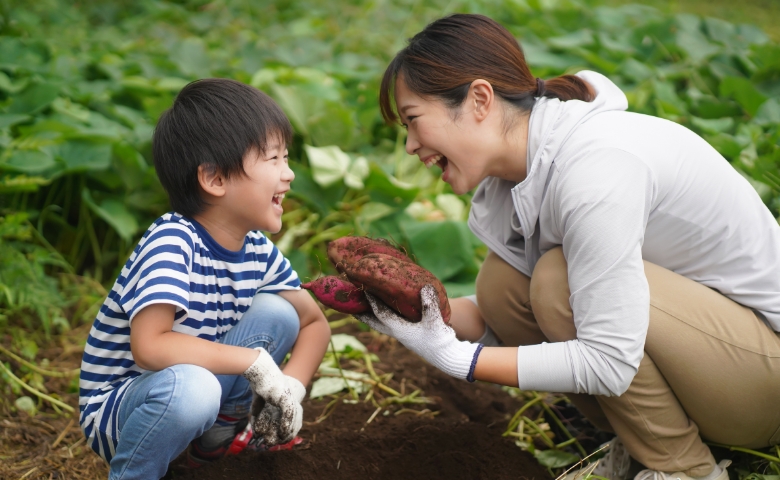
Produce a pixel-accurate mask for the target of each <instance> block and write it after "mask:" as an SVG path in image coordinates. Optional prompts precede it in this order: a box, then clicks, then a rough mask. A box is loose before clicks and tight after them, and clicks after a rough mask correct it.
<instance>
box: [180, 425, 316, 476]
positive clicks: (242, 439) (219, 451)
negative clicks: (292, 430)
mask: <svg viewBox="0 0 780 480" xmlns="http://www.w3.org/2000/svg"><path fill="white" fill-rule="evenodd" d="M242 424H243V425H242ZM237 427H238V428H240V430H239V432H238V433H237V434H236V436H235V437H233V440H232V441H231V442H230V443H228V444H225V445H223V446H221V447H217V448H215V449H213V450H206V449H204V448H203V447H202V446H201V445H200V442H198V439H195V440H193V441H192V443H191V444H190V448H189V449H188V450H187V466H188V467H190V468H200V467H202V466H204V465H208V464H209V463H212V462H214V461H216V460H219V459H220V458H222V457H225V456H228V455H238V454H239V453H241V452H243V451H244V450H249V451H260V452H262V451H268V452H279V451H283V450H292V449H293V448H294V447H295V446H296V445H300V444H302V443H303V438H301V437H297V436H296V437H295V438H293V439H292V440H290V441H289V442H287V443H283V444H280V445H274V446H273V447H267V446H266V445H264V444H263V440H262V439H261V438H255V436H254V432H253V431H252V425H251V423H249V422H248V421H247V422H246V423H245V424H244V422H243V421H242V422H241V423H239V425H238V426H237Z"/></svg>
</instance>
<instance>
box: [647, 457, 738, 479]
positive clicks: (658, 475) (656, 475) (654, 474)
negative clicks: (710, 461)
mask: <svg viewBox="0 0 780 480" xmlns="http://www.w3.org/2000/svg"><path fill="white" fill-rule="evenodd" d="M729 465H731V460H721V461H720V463H719V464H718V466H719V467H720V468H721V472H720V474H719V475H718V476H717V477H715V478H714V479H712V480H729V472H728V470H726V467H728V466H729ZM634 480H695V479H694V477H689V476H688V475H686V474H684V473H682V472H674V473H667V472H659V471H657V470H642V471H641V472H639V473H637V474H636V477H634Z"/></svg>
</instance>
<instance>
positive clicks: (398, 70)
mask: <svg viewBox="0 0 780 480" xmlns="http://www.w3.org/2000/svg"><path fill="white" fill-rule="evenodd" d="M399 76H401V77H402V78H403V81H404V83H405V84H406V86H407V87H408V88H409V90H411V91H412V92H414V93H416V94H417V95H420V96H422V97H435V98H439V99H441V100H443V101H444V103H445V104H446V105H447V106H448V107H450V108H457V107H459V106H460V105H461V104H462V103H463V100H464V99H465V98H466V94H467V93H468V91H469V87H470V86H471V82H473V81H474V80H476V79H479V78H481V79H484V80H487V81H488V82H490V84H491V85H492V86H493V91H494V92H495V93H496V94H497V95H498V96H500V97H501V98H503V99H504V100H506V101H507V102H509V103H510V104H512V105H514V106H515V107H517V108H519V109H520V110H521V111H524V112H527V111H530V110H531V109H532V108H533V105H534V101H535V97H540V96H544V97H548V98H558V99H560V100H583V101H586V102H590V101H592V100H593V98H594V96H593V93H592V92H591V91H590V90H589V88H588V85H587V84H586V83H585V82H584V81H583V80H582V79H580V78H579V77H576V76H574V75H563V76H560V77H557V78H553V79H551V80H547V81H544V80H541V79H537V78H535V77H534V76H533V75H532V74H531V71H530V70H529V68H528V65H527V64H526V63H525V55H524V54H523V49H522V48H521V47H520V44H519V43H518V42H517V40H516V39H515V38H514V37H513V36H512V34H511V33H509V31H508V30H507V29H506V28H504V27H502V26H501V25H500V24H499V23H498V22H496V21H494V20H492V19H490V18H488V17H485V16H484V15H471V14H454V15H450V16H447V17H444V18H441V19H439V20H436V21H435V22H433V23H431V24H429V25H428V26H427V27H425V29H424V30H423V31H422V32H420V33H418V34H417V35H415V36H414V37H412V38H411V39H410V40H409V45H408V46H407V47H406V48H404V49H403V50H401V51H400V52H398V54H397V55H396V56H395V58H394V59H393V61H392V62H390V65H388V67H387V69H386V70H385V74H384V76H383V77H382V85H381V87H380V90H379V106H380V108H381V110H382V117H384V119H385V121H386V122H388V123H392V122H394V121H397V120H398V115H397V114H396V112H395V109H394V108H393V105H392V103H393V101H392V94H393V87H394V84H395V80H396V79H397V78H398V77H399Z"/></svg>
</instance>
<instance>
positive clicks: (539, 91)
mask: <svg viewBox="0 0 780 480" xmlns="http://www.w3.org/2000/svg"><path fill="white" fill-rule="evenodd" d="M545 93H547V88H545V86H544V80H542V79H541V78H537V79H536V96H537V97H543V96H544V94H545Z"/></svg>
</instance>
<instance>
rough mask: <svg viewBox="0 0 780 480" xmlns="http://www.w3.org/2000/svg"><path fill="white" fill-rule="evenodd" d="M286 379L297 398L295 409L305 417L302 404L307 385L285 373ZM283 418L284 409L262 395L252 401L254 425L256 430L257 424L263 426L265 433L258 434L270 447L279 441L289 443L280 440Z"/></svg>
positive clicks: (301, 416) (295, 398)
mask: <svg viewBox="0 0 780 480" xmlns="http://www.w3.org/2000/svg"><path fill="white" fill-rule="evenodd" d="M284 380H285V383H286V384H287V388H289V389H290V393H292V396H293V399H294V400H295V403H296V406H295V409H296V411H297V412H299V415H298V416H299V417H300V418H303V407H302V406H301V402H303V398H304V397H305V396H306V387H304V386H303V384H302V383H301V382H299V381H298V379H297V378H294V377H291V376H289V375H285V376H284ZM281 419H282V411H281V410H280V409H279V407H276V406H274V405H271V404H270V403H267V402H265V401H264V400H263V399H262V398H261V397H255V400H254V402H253V403H252V427H253V430H254V429H255V425H260V426H261V427H260V428H261V429H262V430H263V431H264V432H265V434H264V435H257V436H258V437H262V438H263V443H264V444H266V445H268V446H269V447H270V446H273V445H276V444H279V443H287V442H283V441H281V440H280V438H281V435H280V434H279V429H278V426H279V425H280V424H281ZM255 431H257V430H255ZM297 433H298V431H297V430H296V432H295V434H297ZM295 434H293V438H294V437H295ZM288 441H289V440H288Z"/></svg>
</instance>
